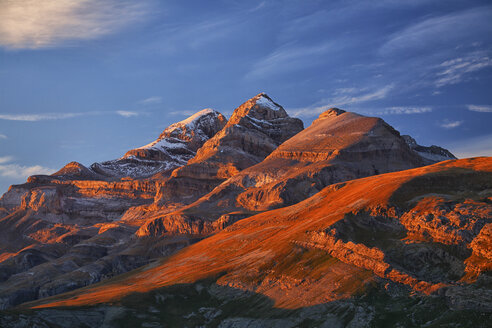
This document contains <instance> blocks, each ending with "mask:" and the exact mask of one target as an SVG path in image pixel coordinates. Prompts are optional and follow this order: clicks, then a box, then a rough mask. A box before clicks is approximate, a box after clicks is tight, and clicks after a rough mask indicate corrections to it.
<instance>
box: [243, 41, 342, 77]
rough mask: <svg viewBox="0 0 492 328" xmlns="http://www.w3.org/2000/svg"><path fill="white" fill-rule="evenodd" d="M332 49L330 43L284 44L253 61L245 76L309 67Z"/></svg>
mask: <svg viewBox="0 0 492 328" xmlns="http://www.w3.org/2000/svg"><path fill="white" fill-rule="evenodd" d="M333 49H334V46H333V44H332V43H323V44H319V45H315V46H296V45H292V44H289V45H284V46H282V47H280V48H279V49H277V50H275V51H274V52H272V53H271V54H269V55H268V56H266V57H265V58H263V59H261V60H260V61H258V62H257V63H255V64H254V65H253V67H252V69H251V71H250V72H249V73H248V74H246V76H245V78H257V77H263V76H266V75H270V74H276V73H278V72H282V73H283V72H287V71H294V70H298V69H302V68H307V67H311V66H313V65H315V64H316V63H318V62H319V61H320V60H321V58H322V57H323V56H322V55H324V54H326V53H328V52H329V51H330V50H333Z"/></svg>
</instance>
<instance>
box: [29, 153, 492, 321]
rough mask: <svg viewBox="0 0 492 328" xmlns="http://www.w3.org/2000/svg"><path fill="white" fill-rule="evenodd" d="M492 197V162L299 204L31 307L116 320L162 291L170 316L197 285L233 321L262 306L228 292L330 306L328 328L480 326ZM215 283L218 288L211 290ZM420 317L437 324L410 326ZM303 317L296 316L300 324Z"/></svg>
mask: <svg viewBox="0 0 492 328" xmlns="http://www.w3.org/2000/svg"><path fill="white" fill-rule="evenodd" d="M491 190H492V158H474V159H465V160H457V161H447V162H444V163H439V164H435V165H431V166H426V167H422V168H417V169H412V170H406V171H401V172H395V173H388V174H383V175H378V176H372V177H368V178H363V179H357V180H352V181H348V182H345V183H340V184H336V185H333V186H329V187H327V188H325V189H323V190H322V191H321V192H319V193H317V194H316V195H314V196H312V197H311V198H309V199H307V200H305V201H303V202H301V203H298V204H296V205H293V206H290V207H285V208H281V209H277V210H273V211H269V212H264V213H261V214H258V215H256V216H253V217H251V218H248V219H245V220H242V221H239V222H237V223H235V224H234V225H232V226H231V227H229V228H227V229H225V230H224V231H222V232H219V233H217V234H215V235H213V236H211V237H209V238H207V239H204V240H202V241H201V242H199V243H196V244H194V245H192V246H189V247H187V248H186V249H184V250H182V251H181V252H179V253H177V254H176V255H174V256H172V257H170V258H169V259H167V260H164V261H162V262H161V263H159V264H155V265H152V266H150V267H147V268H145V269H143V270H139V271H136V272H134V273H132V274H129V275H127V276H125V277H121V278H118V279H115V280H112V281H107V282H106V283H104V284H100V285H98V286H93V287H90V288H86V289H84V290H81V291H74V292H71V293H67V294H64V295H60V296H57V297H54V298H50V299H46V300H40V301H37V302H35V303H31V304H29V305H26V307H34V308H46V307H59V306H64V307H68V308H65V309H64V310H61V309H60V310H58V316H59V317H63V316H69V315H70V313H71V312H70V311H76V309H77V308H76V307H78V306H89V305H90V306H93V307H92V308H89V309H88V310H87V311H88V313H93V314H94V313H95V312H94V311H102V312H103V313H104V311H106V310H105V309H104V308H101V307H96V306H94V305H95V304H98V303H108V302H111V303H113V304H114V303H115V302H116V303H117V304H119V307H120V309H121V313H120V314H121V315H124V313H131V311H133V310H132V309H133V308H138V305H136V304H137V303H134V301H132V300H133V299H135V298H137V299H142V296H138V295H134V294H133V293H136V292H138V293H150V292H151V294H150V295H152V298H151V299H148V298H146V300H147V302H149V303H146V306H147V307H148V306H151V304H152V306H153V307H154V309H155V311H156V312H155V313H159V311H160V310H159V309H160V308H161V307H162V305H161V304H163V303H159V301H158V300H159V297H168V298H167V299H168V301H166V302H167V303H166V304H169V302H171V303H172V302H173V301H172V299H173V298H172V297H175V296H172V297H171V296H169V293H170V291H168V290H169V289H166V288H168V287H166V286H172V285H176V284H190V287H193V288H198V286H199V285H201V286H202V287H200V288H202V289H203V288H206V292H205V291H204V292H201V295H203V293H208V294H210V295H216V296H217V295H219V296H220V297H219V298H220V299H221V300H222V301H221V302H222V303H220V302H219V303H218V304H215V305H212V307H213V310H214V311H215V312H217V311H219V310H220V311H226V310H227V307H226V305H227V304H228V303H227V302H230V301H231V298H235V297H240V298H244V297H246V295H251V294H246V295H245V294H242V295H243V296H238V295H241V294H238V293H237V292H232V291H230V292H227V291H224V290H223V289H222V292H220V290H221V289H220V288H228V289H232V290H236V291H243V293H245V292H246V293H254V294H256V295H263V296H265V297H267V298H268V299H269V300H270V301H271V302H272V303H273V307H274V308H280V309H301V308H304V309H307V308H309V307H311V308H312V309H315V307H316V306H318V305H319V306H321V305H323V304H325V305H326V306H323V307H322V308H319V307H318V311H319V310H320V309H323V311H326V314H325V320H327V319H326V318H327V317H326V316H327V315H328V316H335V318H336V319H337V320H342V322H343V320H346V319H347V318H345V317H344V316H346V315H347V313H346V311H345V310H343V311H342V309H345V308H348V309H350V308H353V307H354V306H355V307H360V309H359V310H358V311H360V312H361V313H365V314H366V316H363V317H364V318H365V320H366V322H364V321H362V322H361V323H360V326H363V325H366V324H367V325H368V326H369V325H373V324H374V323H375V322H379V321H377V320H384V319H383V318H384V315H385V314H386V315H388V313H391V312H392V311H393V312H394V313H398V316H397V317H396V318H394V320H396V321H395V322H396V323H398V322H399V323H400V325H404V326H408V327H414V326H421V325H423V324H427V326H436V327H437V326H439V322H440V320H443V318H446V317H451V318H455V319H454V320H460V319H459V316H458V317H456V316H454V315H453V313H465V312H459V311H461V310H467V311H468V312H467V313H468V314H466V313H465V314H464V315H465V319H464V320H465V322H471V321H469V320H474V319H473V316H476V315H478V316H480V315H482V314H483V315H485V314H486V313H491V312H492V302H491V301H490V300H492V297H491V296H492V290H491V289H490V270H491V269H492V267H491V265H490V263H492V257H491V254H490V251H489V247H490V245H491V239H490V238H491V234H490V227H491V225H492V205H491V201H492V194H491ZM204 279H205V280H204ZM207 279H208V281H213V282H214V284H212V285H210V284H208V285H205V286H206V287H204V283H203V281H206V280H207ZM194 284H195V285H194ZM190 287H188V288H190ZM217 288H219V289H217ZM159 290H161V292H160V293H161V294H159ZM156 293H157V294H156ZM162 293H163V294H162ZM371 293H377V294H378V295H379V296H378V297H377V298H376V299H374V298H371V297H369V295H370V294H371ZM128 295H134V296H128ZM143 295H145V294H143ZM158 295H163V296H158ZM165 295H168V296H165ZM361 295H368V296H367V297H369V299H365V298H363V297H362V296H361ZM426 295H428V296H426ZM127 296H128V297H127ZM124 297H127V298H124ZM176 297H177V296H176ZM412 299H413V301H412ZM152 300H154V301H152ZM343 300H345V301H343ZM367 300H369V303H367ZM370 300H372V301H370ZM342 301H343V302H342ZM340 302H342V303H340ZM383 302H385V303H383ZM221 304H222V305H221ZM266 304H269V303H265V302H262V303H260V305H259V310H261V307H262V306H267V305H266ZM330 304H333V305H331V306H330ZM344 304H345V305H344ZM347 304H352V307H350V306H349V305H347ZM433 304H435V305H433ZM437 304H439V305H437ZM375 306H377V307H375ZM436 306H437V307H436ZM70 307H75V308H73V310H71V309H70ZM395 307H398V309H396V308H395ZM409 307H410V308H411V309H412V311H410V312H408V308H409ZM405 308H406V309H407V310H405ZM40 311H41V312H39V313H44V312H42V311H43V310H40ZM125 311H126V312H125ZM128 311H130V312H128ZM143 311H146V310H145V309H143ZM269 311H273V309H271V308H270V310H269ZM347 311H348V310H347ZM418 312H422V313H424V314H425V316H424V317H422V318H419V317H413V316H412V317H410V313H418ZM217 313H219V312H217ZM220 313H222V312H220ZM220 313H219V314H218V315H217V316H219V318H221V320H226V318H224V317H220ZM300 313H303V312H299V311H298V312H295V313H292V314H289V315H292V316H293V317H294V318H295V319H296V320H299V319H300V318H299V317H298V316H299V315H300ZM315 313H316V312H315ZM315 313H314V314H313V313H311V315H312V317H313V318H316V317H317V316H316V315H315ZM349 313H350V311H349ZM430 313H432V314H430ZM470 314H472V316H471V317H468V316H467V315H470ZM162 315H164V317H165V316H166V313H162ZM250 315H251V314H250ZM284 315H287V314H286V312H284ZM429 315H430V317H429ZM340 316H341V317H340ZM351 316H354V314H353V312H352V315H351ZM356 317H357V316H356ZM489 317H490V316H489ZM142 318H145V317H142ZM189 318H191V317H189ZM344 318H345V319H344ZM485 318H487V316H485V317H483V316H482V319H481V321H477V322H478V323H479V324H478V326H483V325H481V324H480V323H484V322H486V321H482V320H486V319H485ZM359 319H361V318H359ZM142 320H143V319H142ZM183 320H184V319H183ZM227 320H229V319H227ZM333 320H335V319H334V318H333ZM386 320H387V317H386ZM421 320H423V321H421ZM349 321H350V320H349ZM395 322H393V323H395ZM405 322H406V324H405ZM453 322H455V321H453ZM264 324H265V325H266V326H270V324H268V321H264ZM352 324H354V323H352Z"/></svg>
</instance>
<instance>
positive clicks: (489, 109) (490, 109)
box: [467, 105, 492, 113]
mask: <svg viewBox="0 0 492 328" xmlns="http://www.w3.org/2000/svg"><path fill="white" fill-rule="evenodd" d="M467 107H468V110H471V111H473V112H481V113H492V106H490V105H467Z"/></svg>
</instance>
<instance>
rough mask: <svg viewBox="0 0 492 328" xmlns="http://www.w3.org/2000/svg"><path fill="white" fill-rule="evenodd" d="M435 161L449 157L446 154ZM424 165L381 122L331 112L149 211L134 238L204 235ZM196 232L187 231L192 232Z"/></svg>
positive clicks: (410, 149) (403, 139)
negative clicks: (184, 196)
mask: <svg viewBox="0 0 492 328" xmlns="http://www.w3.org/2000/svg"><path fill="white" fill-rule="evenodd" d="M232 119H233V117H232V118H231V120H232ZM230 122H231V121H229V123H228V125H229V124H230ZM205 147H206V145H205V146H204V148H205ZM419 147H420V146H419ZM197 156H198V155H197ZM441 157H442V160H449V159H455V157H454V156H453V155H452V154H450V153H449V156H448V157H445V156H441ZM440 159H441V158H440ZM194 160H195V159H194ZM429 162H430V159H428V157H423V156H422V155H421V154H420V153H419V152H417V151H415V150H414V149H413V148H411V147H409V145H408V143H407V139H406V138H405V137H402V136H400V134H399V133H398V131H396V130H395V129H393V128H392V127H391V126H390V125H388V124H387V123H386V122H384V121H383V120H382V119H380V118H376V117H366V116H362V115H359V114H356V113H350V112H346V111H344V110H341V109H338V108H331V109H328V110H326V111H325V112H323V113H322V114H321V115H320V116H319V117H318V119H316V120H315V121H314V122H313V123H312V124H311V126H309V127H308V128H306V129H305V130H303V131H301V132H299V133H298V134H296V135H295V136H293V137H292V138H290V139H288V140H287V141H285V142H284V143H282V144H281V145H280V146H279V147H278V148H276V149H275V150H273V151H272V152H271V153H270V155H268V156H267V157H266V158H265V160H263V161H262V162H260V163H258V164H256V165H254V166H251V167H249V168H247V169H244V170H242V171H241V172H239V173H237V174H235V175H234V176H232V177H230V178H229V179H228V180H226V181H225V182H223V183H222V184H220V185H219V186H217V187H216V188H215V189H214V190H213V191H211V192H210V193H209V194H207V195H205V196H203V197H202V198H200V199H199V200H197V201H196V202H194V203H192V204H191V205H189V206H187V207H183V208H181V209H179V210H178V211H175V212H171V213H167V214H162V213H159V212H154V213H153V214H152V217H151V219H149V220H148V221H147V222H146V223H145V224H143V225H142V226H141V228H140V229H139V231H138V232H137V235H139V236H155V235H159V234H162V233H170V232H173V229H179V230H180V231H183V230H185V228H184V227H183V226H186V225H188V226H189V227H190V229H192V230H193V228H192V227H193V226H201V227H203V230H202V232H203V233H210V232H213V231H214V230H216V229H222V228H223V227H224V225H227V224H232V223H233V222H234V221H235V220H237V219H240V218H244V217H247V216H249V215H251V214H252V213H256V212H261V211H265V210H269V209H273V208H277V207H283V206H286V205H291V204H295V203H297V202H300V201H302V200H304V199H306V198H308V197H309V196H312V195H313V194H315V193H317V192H319V191H320V190H321V189H323V188H324V187H326V186H328V185H331V184H334V183H337V182H342V181H346V180H352V179H357V178H361V177H366V176H370V175H375V174H380V173H387V172H393V171H401V170H405V169H410V168H415V167H419V166H424V165H426V164H429ZM434 162H435V161H434ZM185 168H186V166H185V167H182V168H180V169H179V170H182V169H185ZM200 213H203V215H200ZM177 222H179V224H178V225H176V223H177ZM202 232H200V231H197V230H196V229H195V230H193V233H194V234H200V233H202ZM189 233H192V232H191V231H189Z"/></svg>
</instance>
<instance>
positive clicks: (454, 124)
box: [439, 120, 463, 129]
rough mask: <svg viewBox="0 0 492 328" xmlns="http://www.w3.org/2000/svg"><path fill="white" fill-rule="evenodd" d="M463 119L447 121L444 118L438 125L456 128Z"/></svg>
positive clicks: (445, 127)
mask: <svg viewBox="0 0 492 328" xmlns="http://www.w3.org/2000/svg"><path fill="white" fill-rule="evenodd" d="M462 124H463V121H449V120H445V121H444V122H442V123H440V124H439V126H440V127H441V128H444V129H454V128H457V127H458V126H460V125H462Z"/></svg>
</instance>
